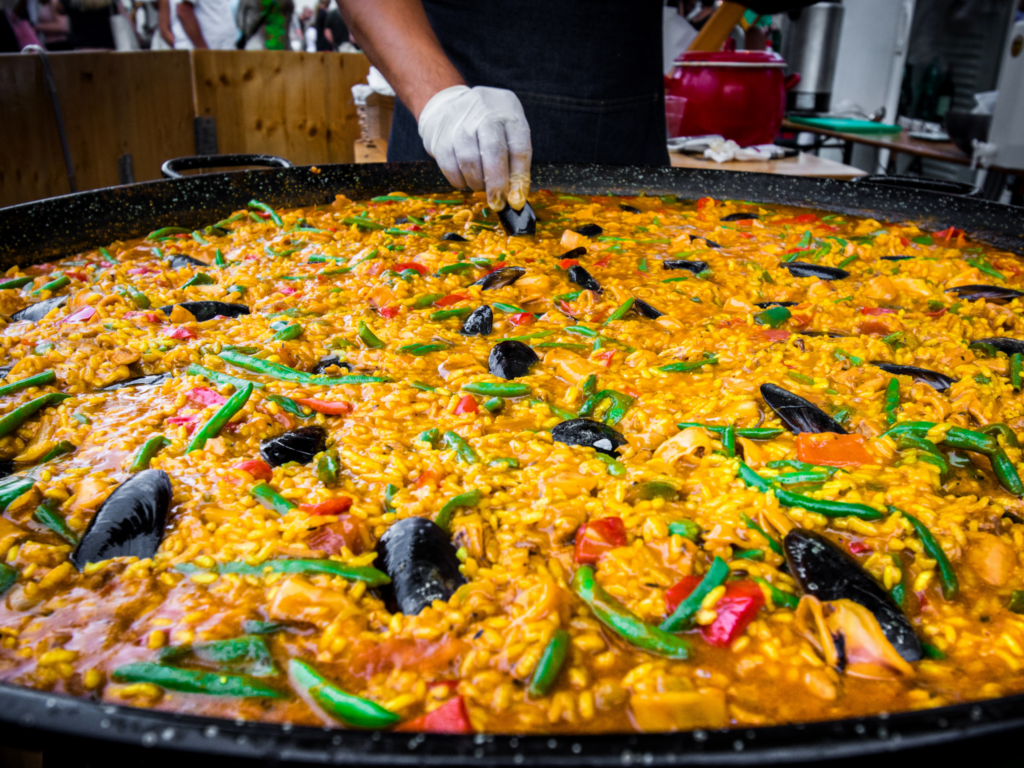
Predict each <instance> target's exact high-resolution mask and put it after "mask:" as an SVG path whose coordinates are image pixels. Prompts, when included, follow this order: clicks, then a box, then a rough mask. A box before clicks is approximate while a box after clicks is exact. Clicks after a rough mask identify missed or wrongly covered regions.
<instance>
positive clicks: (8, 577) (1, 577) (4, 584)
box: [0, 563, 18, 595]
mask: <svg viewBox="0 0 1024 768" xmlns="http://www.w3.org/2000/svg"><path fill="white" fill-rule="evenodd" d="M17 580H18V571H17V569H16V568H13V567H12V566H10V565H8V564H7V563H0V595H2V594H4V593H5V592H6V591H7V590H8V589H10V588H11V587H13V586H14V582H16V581H17Z"/></svg>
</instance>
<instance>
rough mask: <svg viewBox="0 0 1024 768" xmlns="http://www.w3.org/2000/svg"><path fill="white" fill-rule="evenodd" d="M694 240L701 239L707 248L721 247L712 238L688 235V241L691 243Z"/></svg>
mask: <svg viewBox="0 0 1024 768" xmlns="http://www.w3.org/2000/svg"><path fill="white" fill-rule="evenodd" d="M694 240H703V241H704V243H705V244H706V245H707V247H708V248H721V247H722V246H721V245H719V244H718V243H716V242H715V241H714V240H708V239H707V238H706V237H701V236H700V235H690V242H691V243H692V242H693V241H694Z"/></svg>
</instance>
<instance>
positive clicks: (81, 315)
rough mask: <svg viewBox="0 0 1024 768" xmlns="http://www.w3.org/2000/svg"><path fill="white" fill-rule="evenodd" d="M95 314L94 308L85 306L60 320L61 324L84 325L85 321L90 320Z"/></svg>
mask: <svg viewBox="0 0 1024 768" xmlns="http://www.w3.org/2000/svg"><path fill="white" fill-rule="evenodd" d="M95 314H96V307H89V306H85V307H82V308H81V309H79V310H76V311H74V312H72V313H71V314H70V315H68V316H67V317H65V318H64V319H63V320H61V321H60V322H61V324H63V323H84V322H85V321H86V320H91V319H92V318H93V317H94V316H95Z"/></svg>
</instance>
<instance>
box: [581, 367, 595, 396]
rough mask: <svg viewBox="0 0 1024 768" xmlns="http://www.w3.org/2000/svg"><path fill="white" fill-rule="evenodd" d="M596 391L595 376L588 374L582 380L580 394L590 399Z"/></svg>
mask: <svg viewBox="0 0 1024 768" xmlns="http://www.w3.org/2000/svg"><path fill="white" fill-rule="evenodd" d="M596 391H597V374H594V373H592V374H590V375H589V376H587V378H585V379H584V380H583V385H582V386H581V387H580V392H582V393H583V394H584V395H586V396H587V397H590V396H591V395H592V394H594V392H596Z"/></svg>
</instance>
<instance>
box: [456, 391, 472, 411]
mask: <svg viewBox="0 0 1024 768" xmlns="http://www.w3.org/2000/svg"><path fill="white" fill-rule="evenodd" d="M463 413H476V398H475V397H473V396H472V395H465V396H463V397H462V398H461V399H460V400H459V402H458V404H457V405H456V406H455V414H456V415H460V414H463Z"/></svg>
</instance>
